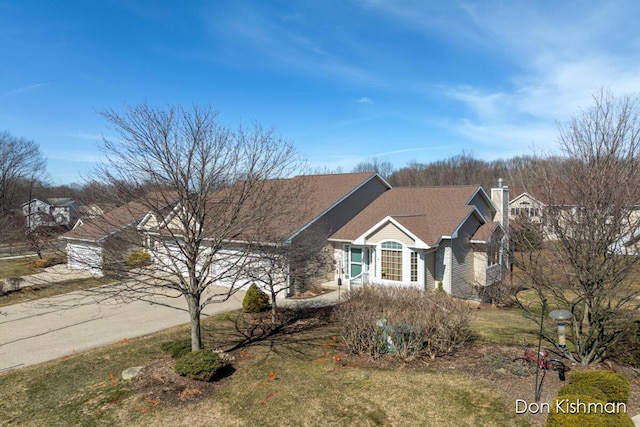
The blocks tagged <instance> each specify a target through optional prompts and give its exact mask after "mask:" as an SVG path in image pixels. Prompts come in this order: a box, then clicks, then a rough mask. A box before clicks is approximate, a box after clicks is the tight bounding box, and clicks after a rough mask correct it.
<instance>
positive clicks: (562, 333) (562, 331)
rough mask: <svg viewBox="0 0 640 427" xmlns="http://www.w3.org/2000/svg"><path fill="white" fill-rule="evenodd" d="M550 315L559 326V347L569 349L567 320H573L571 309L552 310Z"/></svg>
mask: <svg viewBox="0 0 640 427" xmlns="http://www.w3.org/2000/svg"><path fill="white" fill-rule="evenodd" d="M549 317H551V318H552V319H553V320H555V321H556V325H557V326H558V348H559V349H561V350H566V349H567V339H566V328H565V326H566V324H567V323H566V322H567V320H571V318H572V317H573V314H571V312H570V311H569V310H563V309H556V310H551V313H549Z"/></svg>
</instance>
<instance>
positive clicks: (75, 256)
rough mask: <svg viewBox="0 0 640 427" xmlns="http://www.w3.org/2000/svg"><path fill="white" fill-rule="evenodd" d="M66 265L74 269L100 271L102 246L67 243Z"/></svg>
mask: <svg viewBox="0 0 640 427" xmlns="http://www.w3.org/2000/svg"><path fill="white" fill-rule="evenodd" d="M67 266H68V267H69V268H72V269H75V270H84V271H90V272H92V273H96V274H97V273H100V272H101V270H102V248H101V247H99V246H90V245H82V244H76V243H67Z"/></svg>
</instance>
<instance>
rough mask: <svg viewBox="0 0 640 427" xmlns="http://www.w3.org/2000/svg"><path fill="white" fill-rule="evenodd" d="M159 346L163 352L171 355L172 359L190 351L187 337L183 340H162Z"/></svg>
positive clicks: (189, 341)
mask: <svg viewBox="0 0 640 427" xmlns="http://www.w3.org/2000/svg"><path fill="white" fill-rule="evenodd" d="M160 347H161V348H162V350H163V351H164V352H165V353H167V354H169V355H171V357H173V358H174V359H178V358H180V357H182V356H184V355H185V354H187V353H190V352H191V340H190V339H188V338H187V339H184V340H176V341H169V342H164V343H162V344H161V345H160Z"/></svg>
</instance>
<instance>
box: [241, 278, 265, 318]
mask: <svg viewBox="0 0 640 427" xmlns="http://www.w3.org/2000/svg"><path fill="white" fill-rule="evenodd" d="M270 306H271V305H270V304H269V295H267V294H266V293H264V292H263V291H261V290H260V288H258V286H257V285H256V284H255V283H252V284H251V286H249V289H247V293H246V294H245V295H244V299H243V300H242V311H243V312H245V313H260V312H263V311H265V310H268V309H269V307H270Z"/></svg>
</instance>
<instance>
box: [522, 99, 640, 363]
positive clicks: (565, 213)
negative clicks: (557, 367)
mask: <svg viewBox="0 0 640 427" xmlns="http://www.w3.org/2000/svg"><path fill="white" fill-rule="evenodd" d="M639 114H640V99H639V98H638V97H637V96H623V97H615V96H613V95H612V94H611V93H610V92H608V91H605V90H602V91H601V92H599V93H598V94H596V95H595V96H594V105H593V106H592V107H591V108H589V109H586V110H581V111H580V112H579V114H577V115H576V116H575V117H574V118H573V119H572V120H571V121H570V122H569V123H567V124H565V125H562V126H561V128H560V136H559V142H560V147H561V149H562V151H563V153H564V155H565V161H564V162H562V163H559V162H544V163H543V162H540V163H538V166H539V170H538V177H539V183H540V186H539V187H538V193H537V194H536V195H535V197H537V198H539V199H541V200H542V201H543V202H544V203H545V204H546V207H545V208H544V212H543V215H542V217H541V219H540V221H541V222H540V223H539V224H538V226H537V231H536V229H535V227H534V228H533V229H530V230H529V231H534V232H532V233H521V234H520V238H521V239H529V241H528V242H516V246H517V247H520V248H525V249H524V250H521V251H520V252H519V253H516V254H515V257H514V259H513V261H514V264H515V265H516V267H518V268H519V270H520V271H522V272H523V273H524V277H523V278H524V280H525V282H526V283H527V284H530V285H532V286H533V287H534V289H535V290H536V292H537V293H538V295H539V296H540V298H541V299H546V300H548V301H549V303H550V306H551V307H552V308H553V306H554V305H556V306H557V307H559V308H564V309H567V310H570V311H571V312H572V313H573V316H574V321H573V322H572V323H571V325H572V327H571V328H570V334H569V340H570V342H571V345H570V346H569V349H568V350H567V351H566V354H567V356H568V357H570V358H571V359H573V360H574V361H578V362H580V363H582V364H583V365H588V364H590V363H593V362H598V361H601V360H602V359H604V358H605V357H606V356H607V354H608V351H609V349H610V348H611V347H612V346H614V345H615V344H616V343H617V341H618V339H619V338H620V336H621V333H622V332H623V331H624V330H625V328H627V327H628V326H629V323H630V321H632V319H633V318H634V317H635V316H636V315H637V310H638V300H637V299H636V297H637V296H638V295H639V294H640V290H639V288H638V287H637V286H634V285H633V284H632V283H631V280H630V279H631V277H630V274H631V273H632V271H633V268H634V267H636V266H637V265H638V261H639V259H640V258H638V249H639V248H640V246H639V245H637V244H636V242H637V240H638V238H640V158H639V155H640V121H639V120H640V115H639ZM541 232H544V234H545V235H546V237H547V239H548V242H547V244H545V245H544V248H542V249H541V248H539V245H538V244H537V243H536V242H535V240H536V239H539V235H540V233H541ZM547 338H548V339H549V340H551V341H552V342H555V341H554V338H553V336H552V335H548V336H547ZM559 348H560V347H559Z"/></svg>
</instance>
